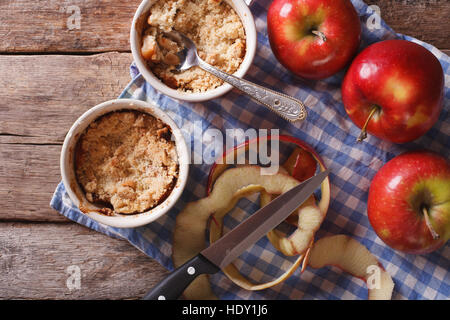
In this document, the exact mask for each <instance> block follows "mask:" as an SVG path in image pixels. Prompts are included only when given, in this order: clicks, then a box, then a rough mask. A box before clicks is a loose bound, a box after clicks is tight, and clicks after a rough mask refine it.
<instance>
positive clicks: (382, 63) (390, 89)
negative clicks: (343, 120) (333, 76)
mask: <svg viewBox="0 0 450 320" xmlns="http://www.w3.org/2000/svg"><path fill="white" fill-rule="evenodd" d="M443 95H444V72H443V70H442V67H441V64H440V63H439V60H438V59H436V57H435V56H434V55H433V54H432V53H431V52H430V51H428V50H427V49H425V48H424V47H422V46H420V45H418V44H415V43H413V42H410V41H406V40H386V41H382V42H378V43H375V44H372V45H371V46H369V47H367V48H366V49H364V50H363V51H362V52H361V53H360V54H359V55H358V56H357V57H356V58H355V59H354V60H353V62H352V64H351V66H350V68H349V70H348V72H347V74H346V75H345V78H344V81H343V83H342V100H343V102H344V106H345V110H346V111H347V114H348V115H349V117H350V119H352V121H353V122H354V123H355V124H356V125H357V126H358V127H360V128H362V131H361V135H360V136H359V138H358V141H362V140H363V139H365V138H366V131H367V132H369V133H370V134H373V135H375V136H377V137H379V138H381V139H385V140H388V141H391V142H395V143H404V142H408V141H412V140H415V139H417V138H418V137H420V136H422V135H423V134H424V133H425V132H427V131H428V130H429V129H430V128H431V127H432V126H433V124H434V123H435V122H436V120H437V119H438V117H439V113H440V111H441V109H442V102H443Z"/></svg>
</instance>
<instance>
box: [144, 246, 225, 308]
mask: <svg viewBox="0 0 450 320" xmlns="http://www.w3.org/2000/svg"><path fill="white" fill-rule="evenodd" d="M219 270H220V269H219V268H218V267H217V266H216V265H214V264H213V263H211V262H210V261H209V260H207V259H206V258H205V257H203V256H202V255H200V254H198V255H196V256H195V257H194V258H192V259H191V260H189V261H188V262H186V263H185V264H183V265H182V266H180V267H178V268H177V269H175V270H174V271H173V272H172V273H171V274H169V275H168V276H167V277H166V278H164V279H163V280H162V281H161V282H160V283H158V284H157V285H156V286H155V287H154V288H153V289H152V290H150V291H149V292H147V294H146V295H145V296H144V298H143V300H175V299H178V298H179V297H180V296H181V294H182V293H183V291H184V289H186V288H187V286H188V285H189V284H190V283H191V282H192V281H194V279H195V278H197V277H198V276H199V275H201V274H214V273H216V272H218V271H219Z"/></svg>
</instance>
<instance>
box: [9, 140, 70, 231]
mask: <svg viewBox="0 0 450 320" xmlns="http://www.w3.org/2000/svg"><path fill="white" fill-rule="evenodd" d="M0 138H1V137H0ZM0 140H1V139H0ZM0 150H1V152H0V163H2V165H1V166H0V203H1V204H2V206H1V209H0V221H53V222H66V221H68V219H66V218H65V217H64V216H62V215H60V214H59V213H57V212H56V211H55V210H53V209H52V208H50V200H51V197H52V195H53V192H54V191H55V188H56V186H57V185H58V183H59V181H60V180H61V174H60V170H59V155H60V150H61V146H60V145H39V144H23V143H21V144H14V143H12V144H9V143H0Z"/></svg>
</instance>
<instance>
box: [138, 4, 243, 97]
mask: <svg viewBox="0 0 450 320" xmlns="http://www.w3.org/2000/svg"><path fill="white" fill-rule="evenodd" d="M144 29H145V30H144V33H143V39H142V47H141V54H142V56H143V58H144V59H146V60H147V63H148V65H149V68H150V69H151V70H152V72H153V73H154V74H155V75H156V76H157V77H158V78H160V79H161V80H162V81H163V82H164V83H165V84H166V85H167V86H169V87H171V88H173V89H178V90H180V91H184V92H205V91H207V90H211V89H214V88H217V87H219V86H220V85H222V84H223V81H222V80H220V79H218V78H216V77H215V76H213V75H211V74H209V73H208V72H206V71H203V70H202V69H200V68H199V67H193V68H191V69H189V70H185V71H182V72H179V71H177V70H175V65H177V64H178V63H179V58H178V56H177V55H176V53H177V52H179V51H180V50H181V49H182V48H179V47H178V45H177V44H176V43H175V42H174V41H172V40H170V39H168V38H166V37H164V34H163V33H164V32H170V31H171V30H176V31H179V32H182V33H184V34H185V35H187V36H188V37H189V38H190V39H192V40H193V41H194V43H195V44H196V46H197V50H198V54H199V56H200V58H201V59H203V60H204V61H206V62H207V63H209V64H211V65H213V66H215V67H217V68H219V69H221V70H222V71H225V72H227V73H234V72H236V71H237V69H238V68H239V66H240V65H241V63H242V61H243V59H244V56H245V46H246V44H245V41H246V40H245V31H244V27H243V24H242V21H241V19H240V18H239V16H238V15H237V13H236V12H235V11H234V10H233V9H232V8H231V7H230V6H229V5H228V4H227V3H226V2H225V1H222V0H158V1H157V2H156V3H155V4H154V5H153V6H152V7H151V8H150V14H149V16H148V19H147V25H146V27H144Z"/></svg>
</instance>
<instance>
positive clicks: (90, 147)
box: [75, 110, 178, 214]
mask: <svg viewBox="0 0 450 320" xmlns="http://www.w3.org/2000/svg"><path fill="white" fill-rule="evenodd" d="M75 172H76V176H77V180H78V183H79V184H80V185H81V187H82V189H83V190H84V192H85V194H86V198H87V200H88V201H90V202H92V203H97V204H101V205H105V208H104V209H102V210H101V212H103V213H105V214H111V213H112V211H114V212H117V213H123V214H133V213H140V212H144V211H146V210H149V209H151V208H153V207H155V206H157V205H158V204H159V203H161V202H162V201H163V200H164V199H165V198H166V197H167V196H168V195H169V194H170V192H171V191H172V189H173V188H174V186H175V183H176V181H177V177H178V155H177V153H176V147H175V142H174V141H171V131H170V128H169V127H168V126H167V125H166V124H165V123H163V122H162V121H161V120H159V119H156V118H155V117H153V116H151V115H149V114H146V113H143V112H138V111H132V110H122V111H116V112H111V113H108V114H106V115H104V116H102V117H100V118H99V119H97V120H96V121H94V122H93V123H91V124H90V125H89V127H88V128H87V129H86V131H85V132H84V133H83V135H81V137H80V138H79V140H78V143H77V147H76V152H75ZM112 209H113V210H112Z"/></svg>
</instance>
